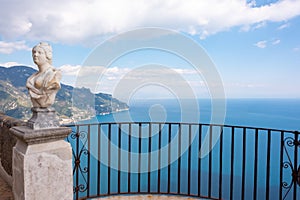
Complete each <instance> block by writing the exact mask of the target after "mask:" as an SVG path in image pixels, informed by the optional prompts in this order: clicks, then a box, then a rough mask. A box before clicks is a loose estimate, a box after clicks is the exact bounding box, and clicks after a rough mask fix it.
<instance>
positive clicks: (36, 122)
mask: <svg viewBox="0 0 300 200" xmlns="http://www.w3.org/2000/svg"><path fill="white" fill-rule="evenodd" d="M31 111H32V117H31V118H30V120H28V122H27V126H29V127H30V128H32V129H34V130H38V129H49V128H57V127H59V118H58V117H57V115H56V112H55V109H54V108H52V107H49V108H35V107H33V108H31Z"/></svg>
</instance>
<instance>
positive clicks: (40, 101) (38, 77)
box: [26, 42, 61, 108]
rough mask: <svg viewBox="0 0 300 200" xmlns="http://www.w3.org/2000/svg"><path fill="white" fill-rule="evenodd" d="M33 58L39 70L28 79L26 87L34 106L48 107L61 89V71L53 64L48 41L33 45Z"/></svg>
mask: <svg viewBox="0 0 300 200" xmlns="http://www.w3.org/2000/svg"><path fill="white" fill-rule="evenodd" d="M32 58H33V61H34V63H35V64H36V65H37V67H38V69H39V71H38V72H36V73H34V74H33V75H31V76H30V77H29V78H28V79H27V83H26V87H27V88H28V92H29V95H30V98H31V102H32V105H33V107H35V108H48V107H50V106H51V105H52V104H53V103H54V100H55V96H56V93H57V92H58V90H59V89H60V80H61V72H60V71H59V70H56V69H55V68H54V67H53V66H52V48H51V46H50V45H49V44H48V43H45V42H41V43H39V44H38V45H36V46H35V47H33V49H32Z"/></svg>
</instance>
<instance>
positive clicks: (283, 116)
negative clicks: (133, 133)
mask: <svg viewBox="0 0 300 200" xmlns="http://www.w3.org/2000/svg"><path fill="white" fill-rule="evenodd" d="M182 101H189V100H182ZM198 102H199V104H198V106H199V112H198V111H197V110H195V109H194V108H191V109H187V110H185V111H184V112H185V115H186V114H189V113H192V112H198V113H199V117H200V118H199V121H198V123H210V117H211V113H210V112H211V102H210V100H209V99H199V100H198ZM129 106H130V110H128V111H124V112H119V113H113V114H109V115H100V116H97V118H98V121H99V122H114V121H129V120H132V121H135V122H149V121H159V122H161V121H164V120H165V121H166V122H195V121H190V120H189V119H187V118H185V121H182V115H181V114H182V111H181V107H180V101H179V100H175V99H151V100H149V99H148V100H141V99H140V100H133V101H131V102H130V103H129ZM185 109H186V108H185ZM128 114H129V116H130V117H131V119H128V117H127V116H128ZM93 121H94V120H93ZM85 122H86V121H85ZM195 123H197V122H195ZM224 124H227V125H236V126H251V127H259V128H272V129H284V130H300V100H299V99H228V100H226V117H225V122H224Z"/></svg>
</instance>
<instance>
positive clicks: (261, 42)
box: [254, 40, 267, 49]
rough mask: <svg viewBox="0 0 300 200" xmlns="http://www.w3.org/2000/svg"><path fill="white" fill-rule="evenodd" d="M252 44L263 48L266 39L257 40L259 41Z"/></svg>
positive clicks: (265, 44) (265, 45)
mask: <svg viewBox="0 0 300 200" xmlns="http://www.w3.org/2000/svg"><path fill="white" fill-rule="evenodd" d="M254 46H257V47H258V48H261V49H264V48H266V47H267V41H266V40H262V41H259V42H257V43H255V44H254Z"/></svg>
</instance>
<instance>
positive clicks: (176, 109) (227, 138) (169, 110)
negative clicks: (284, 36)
mask: <svg viewBox="0 0 300 200" xmlns="http://www.w3.org/2000/svg"><path fill="white" fill-rule="evenodd" d="M183 101H185V102H184V103H183ZM189 101H192V100H175V99H159V100H158V99H152V100H132V101H131V102H130V104H129V106H130V109H129V110H128V111H123V112H118V113H113V114H109V115H100V116H97V117H96V118H94V119H91V120H87V121H83V122H82V123H95V122H130V121H134V122H149V121H152V122H153V121H154V122H195V123H210V122H211V121H210V120H211V109H212V108H211V101H210V100H208V99H200V100H197V103H198V105H197V106H198V107H197V108H196V107H194V106H191V107H187V106H186V105H194V104H193V103H190V104H189ZM187 102H188V103H187ZM182 105H185V106H184V110H183V107H182ZM195 113H196V115H197V116H198V117H199V118H198V119H195V118H194V117H191V118H189V116H194V114H195ZM225 114H226V116H225V121H224V124H227V125H234V126H247V127H258V128H271V129H280V130H291V131H296V130H298V131H299V130H300V100H299V99H229V100H227V102H226V113H225ZM183 115H184V116H183ZM91 130H93V127H91ZM115 130H117V129H115ZM104 132H105V130H103V133H104ZM112 132H114V131H112ZM249 132H250V133H249V134H248V136H247V149H246V150H247V153H246V167H245V170H246V172H245V173H246V175H245V181H246V186H245V194H246V199H252V198H253V196H252V195H253V188H254V187H257V190H258V194H257V197H258V199H264V197H265V194H266V191H265V185H266V170H265V165H266V163H267V158H266V155H267V153H266V151H267V149H266V144H267V136H266V135H267V134H266V133H267V132H263V131H262V133H261V134H260V136H259V137H258V139H259V142H258V145H259V155H258V160H259V162H258V172H257V173H258V180H257V186H254V182H253V173H254V172H253V166H254V165H253V164H254V144H255V142H254V131H253V133H251V131H249ZM182 133H183V134H185V133H184V131H183V132H182ZM104 134H105V133H104ZM172 134H173V136H172V138H174V135H176V133H172ZM279 134H280V132H274V137H272V138H273V139H272V142H271V150H272V151H271V161H270V163H271V166H272V167H271V176H270V177H271V178H270V182H271V183H270V191H271V194H270V197H271V199H278V197H279V194H278V191H279V187H280V186H279V185H280V183H279V176H277V175H276V174H279V170H280V162H279V156H278V155H279V152H280V151H279V149H280V144H281V143H280V140H279V138H280V137H279V136H280V135H279ZM122 135H123V133H122ZM105 137H107V135H106V136H104V137H101V141H102V143H101V152H104V153H105V152H107V149H108V146H107V142H105V141H104V140H102V139H103V138H105ZM203 137H204V136H203ZM242 138H243V135H242V130H237V131H236V136H235V144H234V148H235V149H236V151H235V152H234V155H233V156H234V158H235V161H234V162H235V164H234V168H233V170H234V178H233V180H234V181H233V184H234V185H233V186H234V190H233V199H240V197H241V191H240V187H241V158H242V152H241V149H242V146H241V143H242ZM231 139H232V135H231V130H227V131H226V130H224V138H223V143H224V144H223V150H222V151H223V166H222V167H223V169H222V173H223V176H222V177H223V180H222V182H223V199H228V198H229V196H230V194H229V185H230V167H231V164H230V159H229V158H230V157H231V156H232V155H231V152H230V148H231V141H232V140H231ZM143 140H144V139H143ZM198 140H199V136H198V137H196V138H195V141H198ZM97 141H98V140H97V138H96V136H95V139H92V140H91V144H90V148H91V149H98V145H99V144H98V143H97ZM155 141H157V140H156V139H155V137H153V141H152V150H153V149H155V148H158V145H157V144H156V143H157V142H155ZM182 142H186V141H185V140H184V139H182ZM111 143H112V144H116V145H117V143H118V137H117V134H112V138H111ZM137 143H138V140H135V139H133V140H132V145H137ZM126 144H128V137H126V134H124V137H123V139H122V149H123V150H125V151H127V150H128V145H127V146H126ZM141 145H142V147H141V149H142V152H144V151H145V152H147V141H145V142H144V141H142V144H141ZM164 145H168V141H167V139H166V138H164V137H163V138H162V146H164ZM145 147H146V149H145ZM191 147H192V148H191V154H192V155H193V156H195V157H196V158H197V155H198V149H199V144H197V142H193V143H192V145H191ZM137 150H138V149H135V148H132V149H131V151H133V152H134V151H136V152H137ZM174 151H175V152H177V153H178V149H174ZM218 152H220V144H219V143H217V144H216V146H215V148H214V149H213V158H212V163H213V165H212V181H213V182H216V183H218V182H219V177H220V176H219V174H218V173H219V167H220V164H219V159H220V155H219V153H218ZM92 154H93V153H92ZM111 155H112V156H113V157H114V156H116V157H117V156H118V151H117V150H112V151H111ZM102 156H104V157H105V156H106V155H102ZM227 157H228V161H226V158H227ZM102 159H103V158H102ZM106 159H107V158H106ZM152 159H154V161H152V164H153V165H155V166H156V165H157V161H155V156H153V157H152ZM162 159H168V157H167V155H163V158H162ZM104 160H105V159H104ZM187 160H188V153H187V151H185V152H183V153H182V157H181V161H180V164H181V168H182V171H181V175H180V176H181V185H180V187H181V190H182V191H183V193H186V191H187V190H188V189H187V168H188V161H187ZM127 161H128V157H126V155H125V156H122V159H121V162H122V164H123V165H125V166H127V164H128V162H127ZM201 161H202V163H201V165H203V167H202V168H201V181H202V182H203V183H204V184H202V185H201V194H203V195H204V196H205V195H206V194H207V191H208V186H207V180H208V171H209V169H208V163H209V160H208V156H206V157H204V158H203V159H201ZM90 162H91V163H90V165H91V166H96V164H97V157H93V158H91V161H90ZM101 162H102V161H101ZM137 162H138V160H137V159H134V158H133V159H132V169H134V168H136V167H137ZM111 163H112V164H113V163H115V164H116V165H117V164H118V163H117V159H113V160H112V161H111ZM145 163H146V162H145ZM191 165H192V166H191V175H192V179H191V183H192V184H191V192H192V193H193V191H197V187H198V182H197V180H196V179H197V173H198V172H197V166H198V159H196V160H192V162H191ZM178 166H179V163H178V160H176V161H174V162H173V163H172V164H171V175H170V176H171V177H172V179H171V191H176V189H177V187H178V185H177V183H176V180H178V174H177V172H178V171H177V168H178ZM108 170H109V168H107V166H106V163H105V162H103V163H101V173H102V174H101V185H102V186H101V189H100V191H101V193H103V194H105V193H106V192H107V191H108V186H107V180H108V176H107V173H108ZM125 171H126V170H125ZM91 174H92V178H91V180H90V181H91V182H92V183H90V185H96V184H95V183H96V182H97V181H96V179H97V169H96V167H95V168H92V169H91ZM273 174H275V176H274V175H273ZM110 175H111V184H112V185H111V186H110V190H111V192H116V187H115V186H116V183H115V182H117V178H118V177H117V171H116V170H114V169H112V170H111V173H110ZM157 176H158V175H157V171H153V172H151V180H152V181H153V182H154V184H153V185H151V190H152V189H153V190H155V189H154V188H155V187H156V184H155V183H156V181H155V180H157V178H158V177H157ZM161 176H162V177H163V178H162V179H161V183H162V184H161V190H162V191H165V190H166V188H165V187H166V181H167V177H168V176H169V175H168V171H167V168H166V167H164V168H162V169H161ZM137 177H138V175H137V174H136V173H132V174H131V178H132V180H133V181H132V182H131V190H133V192H136V191H137ZM164 177H165V178H164ZM123 178H124V180H123ZM121 179H122V180H123V181H122V184H121V187H122V188H121V191H122V190H124V191H126V190H127V189H128V186H127V185H126V184H127V181H126V180H128V176H127V173H126V172H124V173H123V172H122V173H121ZM284 179H287V180H288V182H289V180H290V171H288V170H287V172H285V173H284ZM81 181H83V180H82V179H81ZM144 183H147V174H142V175H141V184H142V186H141V188H142V190H143V188H147V185H146V184H144ZM216 185H217V184H216ZM96 190H97V188H91V190H90V192H91V193H93V192H95V191H96ZM298 192H300V191H298ZM214 194H216V195H217V194H218V188H217V187H216V188H213V189H212V195H214ZM83 196H84V195H83ZM288 197H290V196H288Z"/></svg>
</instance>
